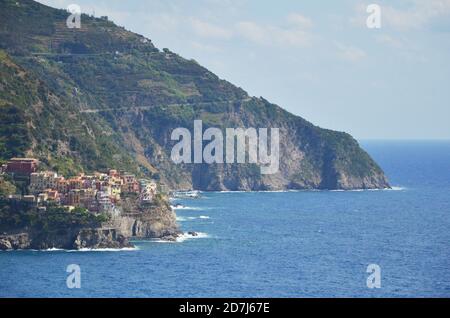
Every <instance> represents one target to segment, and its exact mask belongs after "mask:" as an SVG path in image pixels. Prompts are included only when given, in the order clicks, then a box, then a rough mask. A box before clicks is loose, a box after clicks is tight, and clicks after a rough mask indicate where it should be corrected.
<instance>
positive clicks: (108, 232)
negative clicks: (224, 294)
mask: <svg viewBox="0 0 450 318" xmlns="http://www.w3.org/2000/svg"><path fill="white" fill-rule="evenodd" d="M128 203H129V202H128ZM2 204H3V206H6V207H7V205H5V202H3V203H2ZM122 209H124V210H122V211H121V213H120V214H119V215H115V216H111V217H109V219H108V220H100V219H99V218H98V217H97V216H95V215H88V214H82V213H78V212H75V213H70V212H61V211H57V212H39V213H41V214H40V215H37V214H35V212H34V211H33V210H27V209H21V210H17V209H16V210H14V211H11V215H13V213H14V215H16V216H14V218H18V219H19V224H20V225H19V226H15V225H12V224H8V223H7V222H5V221H3V222H2V224H1V229H0V250H18V249H36V250H46V249H67V250H80V249H104V248H115V249H120V248H128V247H133V245H132V244H131V243H130V242H129V240H130V239H131V238H133V239H144V238H149V239H153V238H155V239H162V240H168V241H174V240H176V238H177V237H178V236H179V235H180V234H181V232H180V230H179V227H178V224H177V222H176V215H175V213H174V212H173V211H172V209H171V208H170V206H169V204H168V203H167V201H165V199H162V200H160V201H157V202H155V203H154V204H153V205H151V206H147V207H138V206H137V205H132V206H131V205H130V206H128V205H126V204H124V207H123V208H122ZM5 211H6V212H5ZM7 211H8V209H3V213H4V214H6V213H8V212H7ZM63 213H66V214H63ZM2 217H3V218H4V219H7V215H6V216H5V215H2ZM14 218H13V219H14ZM14 220H15V219H14ZM36 220H37V221H36ZM14 222H15V221H14Z"/></svg>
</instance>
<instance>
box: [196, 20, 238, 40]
mask: <svg viewBox="0 0 450 318" xmlns="http://www.w3.org/2000/svg"><path fill="white" fill-rule="evenodd" d="M189 22H190V24H191V27H192V28H193V30H194V32H195V33H196V34H197V35H199V36H201V37H206V38H216V39H230V38H231V37H232V36H233V33H232V31H230V30H228V29H226V28H223V27H220V26H217V25H214V24H212V23H209V22H205V21H202V20H199V19H197V18H191V19H190V20H189Z"/></svg>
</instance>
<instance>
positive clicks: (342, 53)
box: [335, 42, 367, 62]
mask: <svg viewBox="0 0 450 318" xmlns="http://www.w3.org/2000/svg"><path fill="white" fill-rule="evenodd" d="M335 45H336V48H337V49H338V56H339V57H340V58H341V59H344V60H346V61H350V62H358V61H360V60H362V59H364V58H365V57H367V54H366V52H365V51H364V50H363V49H360V48H358V47H355V46H351V45H345V44H343V43H340V42H335Z"/></svg>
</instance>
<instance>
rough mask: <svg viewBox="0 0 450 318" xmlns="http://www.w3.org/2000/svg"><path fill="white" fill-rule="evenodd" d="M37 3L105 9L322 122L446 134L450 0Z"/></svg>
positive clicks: (387, 135) (255, 92) (400, 133)
mask: <svg viewBox="0 0 450 318" xmlns="http://www.w3.org/2000/svg"><path fill="white" fill-rule="evenodd" d="M39 2H41V3H44V4H47V5H50V6H52V7H57V8H64V9H66V8H67V6H68V5H69V4H78V5H79V6H80V7H81V10H82V11H83V12H84V13H88V14H92V13H95V16H98V17H99V16H103V15H106V16H108V17H109V19H110V20H112V21H114V22H115V23H116V24H118V25H121V26H124V27H125V28H126V29H128V30H130V31H133V32H136V33H139V34H142V35H144V36H145V37H147V38H149V39H151V40H152V42H153V43H154V44H155V45H156V46H157V47H158V48H160V49H162V48H169V49H170V50H171V51H173V52H176V53H178V54H180V55H181V56H183V57H185V58H187V59H195V60H196V61H198V62H199V63H200V64H202V65H203V66H205V67H207V68H208V69H209V70H211V71H212V72H214V73H215V74H217V75H218V76H219V77H221V78H223V79H226V80H228V81H230V82H231V83H233V84H235V85H237V86H239V87H242V88H243V89H245V90H246V91H247V92H248V93H249V94H250V95H252V96H257V97H259V96H262V97H264V98H266V99H267V100H269V101H271V102H273V103H275V104H278V105H279V106H281V107H283V108H284V109H286V110H288V111H290V112H292V113H294V114H296V115H299V116H302V117H303V118H305V119H307V120H309V121H311V122H312V123H314V124H316V125H318V126H320V127H323V128H329V129H334V130H338V131H346V132H348V133H350V134H352V135H353V136H354V137H355V138H357V139H450V0H390V1H377V2H375V1H373V0H372V1H360V0H340V1H334V0H324V1H313V0H311V1H299V0H280V1H268V0H147V1H141V0H127V1H120V0H96V1H93V0H90V1H89V0H67V1H66V0H40V1H39ZM370 4H377V5H379V7H380V8H381V11H380V14H381V20H380V22H381V27H380V28H368V27H367V24H366V21H367V18H368V17H369V16H370V15H371V13H368V12H367V11H366V10H367V7H368V5H370Z"/></svg>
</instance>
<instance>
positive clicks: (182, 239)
mask: <svg viewBox="0 0 450 318" xmlns="http://www.w3.org/2000/svg"><path fill="white" fill-rule="evenodd" d="M196 233H197V236H193V235H191V234H188V233H183V234H181V235H180V236H178V237H177V239H176V241H166V240H161V239H151V240H145V241H140V242H150V243H164V244H176V243H183V242H185V241H187V240H194V239H203V238H209V237H210V236H209V235H208V234H207V233H203V232H196Z"/></svg>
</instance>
